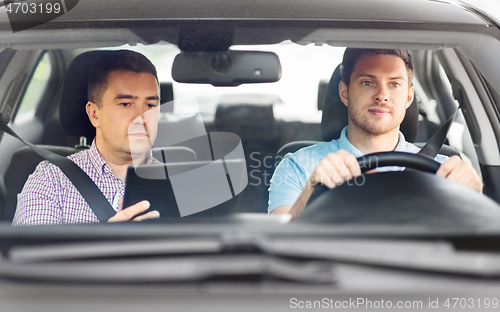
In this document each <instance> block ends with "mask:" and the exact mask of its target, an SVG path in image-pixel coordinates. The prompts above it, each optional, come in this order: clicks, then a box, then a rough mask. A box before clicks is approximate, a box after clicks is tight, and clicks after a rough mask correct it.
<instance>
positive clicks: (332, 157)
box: [271, 150, 361, 219]
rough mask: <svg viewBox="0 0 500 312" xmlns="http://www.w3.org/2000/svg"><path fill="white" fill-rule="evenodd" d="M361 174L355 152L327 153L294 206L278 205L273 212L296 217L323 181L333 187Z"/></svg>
mask: <svg viewBox="0 0 500 312" xmlns="http://www.w3.org/2000/svg"><path fill="white" fill-rule="evenodd" d="M360 175H361V168H360V167H359V163H358V160H357V159H356V157H354V155H353V154H351V153H349V152H348V151H345V150H339V151H338V152H336V153H330V154H328V155H326V157H325V158H324V159H323V160H321V162H320V163H319V165H318V166H317V167H316V169H314V171H313V173H312V174H311V176H310V177H309V179H308V180H307V183H306V187H305V188H304V189H303V190H302V193H300V196H299V198H298V199H297V201H296V202H295V204H293V206H281V207H278V208H276V209H274V210H273V211H272V212H271V213H273V214H281V213H288V214H291V215H292V218H294V219H295V218H297V217H298V216H299V215H300V214H301V213H302V211H303V210H304V207H305V206H306V203H307V201H308V200H309V197H311V194H312V192H313V190H314V187H315V186H316V185H318V184H319V183H321V184H324V185H325V186H326V187H328V188H331V189H332V188H334V187H336V186H338V185H340V184H342V183H344V182H345V181H348V180H350V179H352V178H354V177H357V176H360Z"/></svg>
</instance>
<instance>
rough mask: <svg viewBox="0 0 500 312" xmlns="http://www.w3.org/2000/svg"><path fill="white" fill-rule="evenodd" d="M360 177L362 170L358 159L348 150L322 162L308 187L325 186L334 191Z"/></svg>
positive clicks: (329, 156) (340, 151) (314, 172)
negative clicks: (337, 187) (335, 188)
mask: <svg viewBox="0 0 500 312" xmlns="http://www.w3.org/2000/svg"><path fill="white" fill-rule="evenodd" d="M360 175H361V168H360V166H359V163H358V160H357V159H356V157H354V155H353V154H351V153H349V152H348V151H346V150H339V151H338V152H336V153H330V154H328V155H327V156H326V157H325V158H324V159H323V160H321V162H320V163H319V165H318V166H317V167H316V169H314V171H313V173H312V175H311V176H310V177H309V179H308V181H307V187H311V188H313V187H315V186H316V185H318V184H323V185H325V186H326V187H328V188H330V189H332V188H334V187H336V186H338V185H341V184H342V183H344V182H346V181H349V180H350V179H352V178H354V177H357V176H360Z"/></svg>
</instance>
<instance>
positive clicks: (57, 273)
mask: <svg viewBox="0 0 500 312" xmlns="http://www.w3.org/2000/svg"><path fill="white" fill-rule="evenodd" d="M338 264H357V265H368V266H374V267H385V268H393V269H402V270H417V271H426V272H433V273H445V274H458V275H466V276H475V277H490V278H492V277H500V255H499V254H495V253H487V252H470V251H458V250H456V249H455V248H454V247H453V245H452V244H451V243H449V242H446V241H437V242H436V241H418V240H397V239H361V238H357V239H327V238H314V239H311V238H303V237H302V238H301V237H290V238H280V239H275V238H272V237H267V236H263V235H257V234H249V233H227V234H223V235H221V236H219V237H213V238H207V239H185V240H179V239H176V240H156V241H148V240H143V241H111V242H98V243H74V244H59V245H57V244H52V245H35V246H14V247H12V248H11V249H10V250H9V252H8V255H7V257H6V258H5V259H4V260H3V261H0V277H2V276H3V277H10V278H30V279H33V278H34V279H43V280H79V281H103V280H107V281H131V282H135V281H166V282H172V281H195V280H203V279H213V278H226V277H230V276H233V277H238V276H240V277H241V276H246V277H251V278H253V279H255V278H256V277H259V278H262V277H267V278H278V279H284V280H291V281H296V282H308V283H333V282H335V280H336V279H335V274H334V272H335V270H334V268H335V266H336V265H338ZM138 267H141V268H142V269H141V270H135V269H134V270H130V268H138ZM127 268H128V269H127Z"/></svg>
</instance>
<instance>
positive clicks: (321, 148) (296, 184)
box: [268, 126, 448, 212]
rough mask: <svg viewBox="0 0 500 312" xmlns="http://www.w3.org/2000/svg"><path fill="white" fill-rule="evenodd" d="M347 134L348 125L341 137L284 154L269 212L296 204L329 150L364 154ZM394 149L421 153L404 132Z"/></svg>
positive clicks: (439, 157) (441, 157)
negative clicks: (307, 182)
mask: <svg viewBox="0 0 500 312" xmlns="http://www.w3.org/2000/svg"><path fill="white" fill-rule="evenodd" d="M346 134H347V126H346V127H345V128H344V129H342V132H341V134H340V138H339V139H338V140H332V141H331V142H324V143H318V144H315V145H312V146H308V147H305V148H302V149H300V150H298V151H297V152H295V153H293V154H292V153H288V154H287V155H285V157H283V160H282V161H281V162H280V164H279V165H278V167H276V170H275V172H274V175H273V177H272V179H271V185H270V186H269V206H268V212H271V211H273V210H274V209H276V208H277V207H281V206H291V205H293V204H294V203H295V201H296V200H297V198H298V197H299V195H300V193H301V192H302V190H303V189H304V187H305V185H306V181H307V179H309V177H310V176H311V174H312V173H313V171H314V169H316V167H317V166H318V164H319V163H320V161H321V160H322V159H323V158H325V157H326V155H328V154H329V153H335V152H337V151H338V150H341V149H343V150H346V151H348V152H349V153H351V154H353V155H354V156H355V157H361V156H363V153H361V152H360V151H359V150H358V149H357V148H356V147H355V146H354V145H352V144H351V143H350V142H349V140H347V136H346ZM394 151H396V152H407V153H418V151H420V148H418V147H416V146H415V145H413V144H411V143H409V142H406V140H405V137H404V135H403V134H402V133H401V132H399V142H398V145H397V146H396V148H395V149H394ZM447 158H448V157H447V156H444V155H437V156H436V158H435V160H436V161H438V162H440V163H442V162H443V161H444V160H445V159H447ZM403 169H404V167H381V168H378V171H379V172H383V171H402V170H403Z"/></svg>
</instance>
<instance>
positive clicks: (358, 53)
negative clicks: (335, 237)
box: [341, 48, 413, 87]
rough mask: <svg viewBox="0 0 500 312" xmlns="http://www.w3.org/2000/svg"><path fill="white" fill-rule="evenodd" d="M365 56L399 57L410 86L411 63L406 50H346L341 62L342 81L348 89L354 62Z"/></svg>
mask: <svg viewBox="0 0 500 312" xmlns="http://www.w3.org/2000/svg"><path fill="white" fill-rule="evenodd" d="M365 55H395V56H399V57H400V58H401V59H402V60H403V61H404V62H405V65H406V71H407V73H408V86H411V84H412V80H413V63H412V60H411V55H410V53H409V52H408V50H401V49H355V48H347V49H345V52H344V58H343V60H342V70H341V73H342V81H343V82H344V83H345V84H346V85H347V86H348V87H349V83H350V82H351V75H352V72H353V71H354V66H356V62H357V61H358V60H359V59H360V58H361V57H363V56H365Z"/></svg>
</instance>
